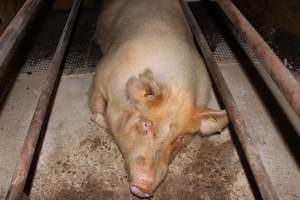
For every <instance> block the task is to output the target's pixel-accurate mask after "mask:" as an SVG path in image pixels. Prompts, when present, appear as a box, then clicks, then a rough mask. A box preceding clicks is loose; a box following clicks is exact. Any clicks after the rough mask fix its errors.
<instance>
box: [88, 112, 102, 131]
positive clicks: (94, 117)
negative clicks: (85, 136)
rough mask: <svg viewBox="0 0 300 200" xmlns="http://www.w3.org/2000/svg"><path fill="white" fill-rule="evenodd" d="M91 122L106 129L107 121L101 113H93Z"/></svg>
mask: <svg viewBox="0 0 300 200" xmlns="http://www.w3.org/2000/svg"><path fill="white" fill-rule="evenodd" d="M91 120H92V121H93V122H95V123H96V124H97V125H99V126H100V127H102V128H105V127H106V122H105V119H104V117H103V115H101V114H100V113H93V114H92V117H91Z"/></svg>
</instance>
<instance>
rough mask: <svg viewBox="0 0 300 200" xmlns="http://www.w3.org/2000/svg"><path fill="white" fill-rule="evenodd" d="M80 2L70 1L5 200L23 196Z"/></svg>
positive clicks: (16, 199) (18, 199) (14, 199)
mask: <svg viewBox="0 0 300 200" xmlns="http://www.w3.org/2000/svg"><path fill="white" fill-rule="evenodd" d="M81 2H82V1H81V0H74V2H73V6H72V9H71V12H70V15H69V17H68V20H67V22H66V25H65V27H64V29H63V32H62V34H61V37H60V40H59V43H58V45H57V48H56V51H55V54H54V56H53V59H52V61H51V63H50V66H49V71H48V75H47V79H46V81H45V83H44V87H43V90H42V92H41V94H40V97H39V101H38V104H37V107H36V109H35V112H34V114H33V117H32V120H31V123H30V127H29V129H28V131H27V135H26V138H25V141H24V144H23V147H22V149H21V155H20V157H19V159H18V162H17V165H16V170H15V173H14V175H13V178H12V181H11V185H10V188H9V191H8V193H7V196H6V200H20V199H22V198H23V196H24V193H23V190H24V186H25V184H26V180H27V177H28V173H29V170H30V167H31V164H32V159H33V156H34V153H35V150H36V147H37V143H38V140H39V137H40V133H41V130H42V127H43V125H45V120H46V119H47V118H48V116H49V110H50V109H51V108H50V106H49V105H50V103H51V99H52V98H53V95H54V94H55V91H56V89H57V85H58V83H59V80H60V75H61V71H62V70H61V69H62V63H63V59H64V57H65V53H66V50H67V46H68V44H69V41H70V37H71V33H72V30H73V28H74V25H75V22H76V18H77V15H78V13H79V8H80V5H81Z"/></svg>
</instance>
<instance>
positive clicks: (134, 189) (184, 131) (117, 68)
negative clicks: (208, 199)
mask: <svg viewBox="0 0 300 200" xmlns="http://www.w3.org/2000/svg"><path fill="white" fill-rule="evenodd" d="M96 37H97V41H98V44H99V46H100V48H101V51H102V53H103V57H102V58H101V59H100V61H99V63H98V64H97V68H96V72H95V76H94V79H93V82H92V86H91V90H90V96H89V107H90V110H91V119H92V120H93V121H94V122H96V123H97V124H98V125H99V126H102V127H106V128H107V129H108V130H109V132H111V134H112V135H113V138H114V140H115V141H116V144H117V146H118V147H119V149H120V152H121V153H122V155H123V158H124V160H125V167H126V169H127V171H128V177H129V181H130V183H129V188H130V191H131V193H132V194H134V195H135V196H137V197H140V198H150V197H152V196H153V193H154V191H155V190H156V189H157V187H158V186H159V185H160V183H161V182H162V181H163V180H164V178H165V177H166V174H167V171H168V166H169V165H170V163H171V161H172V160H173V159H174V157H175V156H176V154H177V153H178V152H179V151H180V149H181V148H182V147H183V146H185V145H187V144H188V143H189V141H190V140H191V138H192V137H193V136H194V135H195V134H197V133H198V134H201V135H203V136H205V135H210V134H213V133H215V132H219V131H221V130H222V129H223V128H224V127H225V126H226V125H227V123H228V117H227V114H226V111H225V110H215V109H210V108H208V103H209V96H210V95H209V93H210V90H211V83H210V79H209V76H208V72H207V70H206V67H205V63H204V61H203V59H202V57H201V55H200V54H199V52H198V50H197V48H196V46H195V44H194V41H193V35H192V33H191V30H190V28H189V26H188V24H187V22H186V20H185V17H184V14H183V11H182V9H181V6H180V3H179V1H177V0H151V1H149V0H110V1H104V5H103V7H102V10H101V12H100V14H99V17H98V20H97V28H96Z"/></svg>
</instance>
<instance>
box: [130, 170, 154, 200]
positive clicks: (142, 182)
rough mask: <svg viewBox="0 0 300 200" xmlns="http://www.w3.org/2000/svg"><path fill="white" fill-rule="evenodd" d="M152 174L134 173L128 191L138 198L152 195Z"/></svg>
mask: <svg viewBox="0 0 300 200" xmlns="http://www.w3.org/2000/svg"><path fill="white" fill-rule="evenodd" d="M153 186H154V176H153V175H149V174H145V173H135V177H134V178H133V179H132V181H131V183H130V191H131V192H132V193H133V194H134V195H136V196H138V197H140V198H150V197H152V196H153V190H154V188H153Z"/></svg>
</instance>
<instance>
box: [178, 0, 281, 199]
mask: <svg viewBox="0 0 300 200" xmlns="http://www.w3.org/2000/svg"><path fill="white" fill-rule="evenodd" d="M180 3H181V5H182V8H183V11H184V14H185V16H186V18H187V21H188V23H189V25H190V27H191V29H192V31H193V33H194V36H195V38H196V41H197V43H198V45H199V47H200V49H201V52H202V54H203V57H204V60H205V62H206V64H207V68H208V70H209V72H210V74H211V77H212V79H213V81H214V83H215V85H216V87H217V89H218V92H219V93H220V95H221V97H222V100H223V102H224V104H225V107H226V110H227V112H228V115H229V118H230V120H231V122H232V124H233V127H234V129H235V133H236V135H237V138H238V140H239V142H240V144H241V147H242V149H243V151H244V153H245V156H246V158H247V162H248V164H249V166H250V168H251V171H252V173H253V175H254V179H255V181H256V184H257V186H258V188H259V191H260V193H261V196H262V197H263V199H266V200H277V199H278V197H277V194H276V192H275V190H274V188H273V186H272V183H271V180H270V177H269V175H268V174H267V172H266V169H265V168H264V166H263V163H262V160H261V159H260V157H259V154H258V152H257V150H256V148H255V146H254V144H253V142H252V140H251V138H250V137H249V135H248V133H247V131H246V128H245V124H244V121H243V120H242V118H241V115H240V112H239V111H238V108H237V105H236V102H235V101H234V99H233V96H232V94H231V92H230V90H229V88H228V86H227V84H226V82H225V80H224V77H223V75H222V73H221V71H220V69H219V66H218V64H217V62H216V60H215V59H214V57H213V54H212V52H211V50H210V48H209V46H208V44H207V42H206V40H205V38H204V35H203V33H202V31H201V29H200V27H199V25H198V24H197V22H196V20H195V18H194V16H193V14H192V12H191V10H190V8H189V7H188V5H187V3H186V2H185V1H184V0H180Z"/></svg>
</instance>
